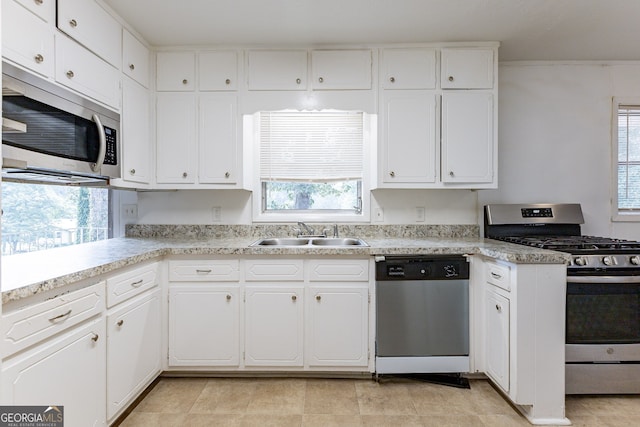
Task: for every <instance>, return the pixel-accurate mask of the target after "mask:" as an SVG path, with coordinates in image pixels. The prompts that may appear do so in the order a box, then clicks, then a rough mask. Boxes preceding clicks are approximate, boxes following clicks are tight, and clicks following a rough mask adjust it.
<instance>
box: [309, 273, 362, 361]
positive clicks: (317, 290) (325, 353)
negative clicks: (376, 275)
mask: <svg viewBox="0 0 640 427" xmlns="http://www.w3.org/2000/svg"><path fill="white" fill-rule="evenodd" d="M307 300H308V303H307V313H306V314H307V316H306V318H307V324H306V332H307V335H308V337H307V348H308V353H307V360H308V364H309V366H327V367H329V366H361V367H366V366H367V364H368V362H369V343H368V330H369V328H368V324H369V322H368V321H369V288H368V286H367V285H366V284H365V285H363V286H353V285H351V286H349V284H345V285H336V286H332V287H330V286H322V287H319V286H311V287H309V288H308V298H307Z"/></svg>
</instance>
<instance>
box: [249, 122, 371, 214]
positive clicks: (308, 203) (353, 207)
mask: <svg viewBox="0 0 640 427" xmlns="http://www.w3.org/2000/svg"><path fill="white" fill-rule="evenodd" d="M370 121H371V120H369V119H368V117H367V115H366V114H364V113H362V112H351V111H336V110H330V111H270V112H260V113H257V114H256V115H255V118H254V126H255V129H254V135H255V140H256V141H257V147H256V152H257V153H258V156H256V157H258V160H257V165H256V166H257V171H258V173H257V177H258V180H259V182H256V185H257V187H256V188H259V190H260V198H259V202H258V201H254V204H255V208H254V210H255V214H256V215H254V219H258V220H280V219H285V220H319V221H337V220H345V221H349V220H362V218H363V215H364V214H365V212H366V211H367V207H368V200H365V197H363V195H364V194H365V188H366V172H367V171H366V170H367V168H366V167H365V165H366V162H365V158H366V154H367V152H368V150H367V147H368V146H369V145H370V144H367V141H368V139H369V138H370V137H369V133H370V128H371V125H370ZM256 202H258V203H256Z"/></svg>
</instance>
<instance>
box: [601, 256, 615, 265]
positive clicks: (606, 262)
mask: <svg viewBox="0 0 640 427" xmlns="http://www.w3.org/2000/svg"><path fill="white" fill-rule="evenodd" d="M602 263H603V264H604V265H607V266H611V265H613V264H615V262H614V261H613V257H611V256H605V257H602Z"/></svg>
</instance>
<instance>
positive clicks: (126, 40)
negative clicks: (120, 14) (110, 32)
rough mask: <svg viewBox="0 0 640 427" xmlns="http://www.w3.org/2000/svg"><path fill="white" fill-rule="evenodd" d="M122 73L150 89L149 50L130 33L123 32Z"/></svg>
mask: <svg viewBox="0 0 640 427" xmlns="http://www.w3.org/2000/svg"><path fill="white" fill-rule="evenodd" d="M122 72H123V73H124V74H126V75H127V76H129V77H131V78H132V79H134V80H135V81H137V82H138V83H140V84H141V85H142V86H144V87H147V88H148V87H149V49H147V47H146V46H145V45H144V44H142V43H140V41H138V39H136V38H135V37H134V36H133V35H132V34H131V33H130V32H129V31H127V30H124V29H123V30H122Z"/></svg>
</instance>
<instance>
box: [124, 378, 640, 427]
mask: <svg viewBox="0 0 640 427" xmlns="http://www.w3.org/2000/svg"><path fill="white" fill-rule="evenodd" d="M470 383H471V388H470V389H461V388H454V387H449V386H443V385H437V384H432V383H427V382H422V381H415V380H408V379H401V378H390V377H386V378H382V379H381V381H380V382H379V383H376V382H375V381H373V380H367V379H304V378H303V379H301V378H293V379H282V378H162V379H160V381H159V382H158V383H157V384H156V385H155V387H153V389H152V390H151V391H150V392H149V393H148V394H147V396H146V397H145V398H144V399H143V400H142V401H141V402H140V403H139V404H138V405H137V406H136V407H135V408H134V409H133V411H132V412H131V413H130V414H129V415H128V416H127V417H126V419H124V421H123V422H122V423H121V424H120V426H122V427H131V426H136V427H137V426H140V427H143V426H153V427H163V426H170V427H173V426H181V427H182V426H194V427H195V426H207V427H209V426H261V427H262V426H265V427H268V426H278V427H281V426H282V427H287V426H305V427H307V426H321V427H330V426H376V427H379V426H394V427H396V426H428V427H431V426H438V427H445V426H461V427H462V426H464V427H467V426H469V427H473V426H491V427H494V426H496V427H499V426H529V423H528V422H527V421H526V420H525V419H524V418H523V417H522V416H521V415H519V413H518V412H517V411H516V410H515V409H514V408H512V407H511V406H510V405H509V404H508V403H506V401H505V400H504V399H503V398H502V397H501V396H500V395H499V394H498V393H497V392H496V390H495V389H494V388H493V387H492V386H491V385H490V384H489V382H488V381H485V380H471V381H470ZM566 405H567V410H566V414H567V417H569V418H570V419H571V420H572V421H573V425H574V426H589V427H591V426H593V427H601V426H612V427H613V426H625V427H628V426H637V425H640V396H607V397H593V396H591V397H584V396H569V397H567V401H566Z"/></svg>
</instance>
